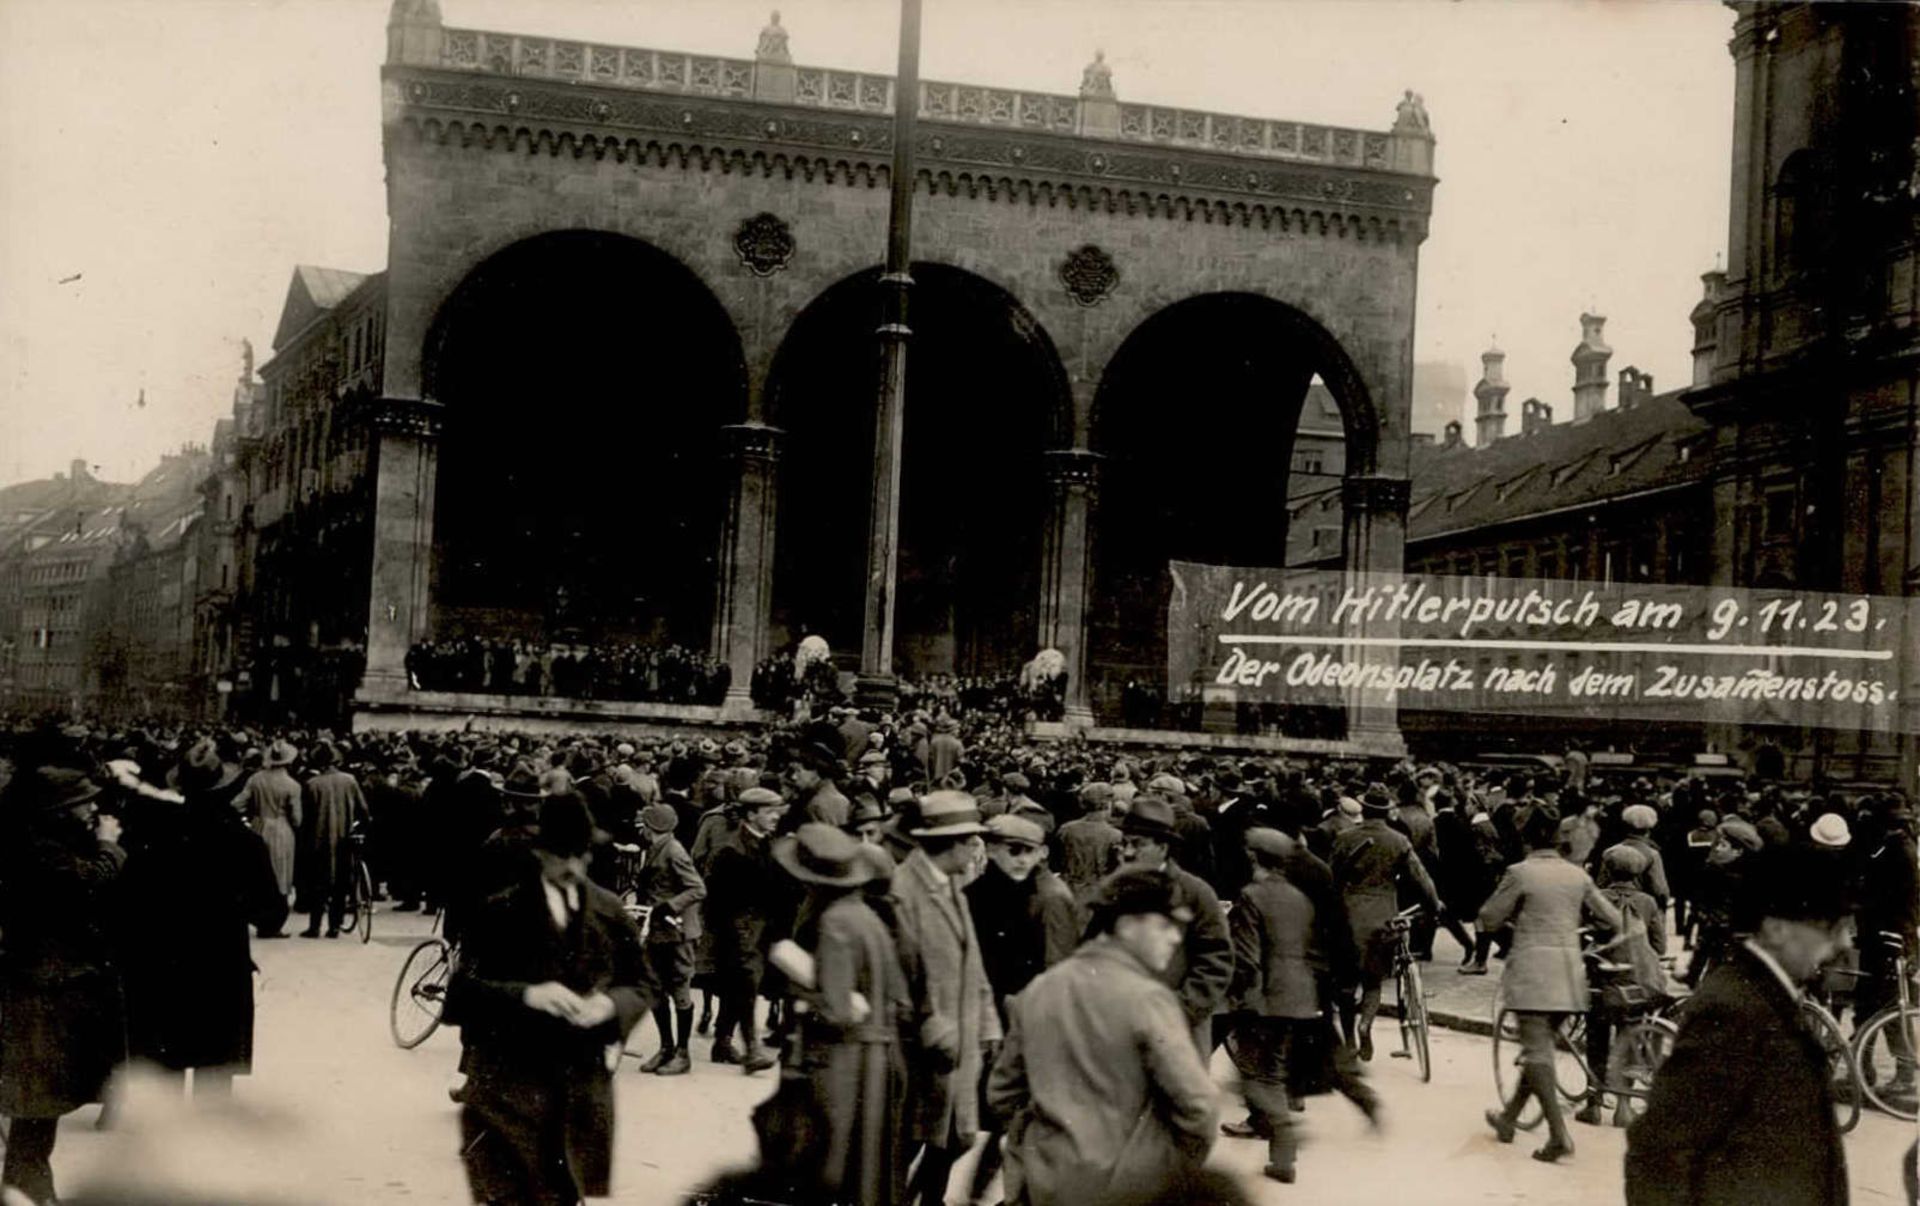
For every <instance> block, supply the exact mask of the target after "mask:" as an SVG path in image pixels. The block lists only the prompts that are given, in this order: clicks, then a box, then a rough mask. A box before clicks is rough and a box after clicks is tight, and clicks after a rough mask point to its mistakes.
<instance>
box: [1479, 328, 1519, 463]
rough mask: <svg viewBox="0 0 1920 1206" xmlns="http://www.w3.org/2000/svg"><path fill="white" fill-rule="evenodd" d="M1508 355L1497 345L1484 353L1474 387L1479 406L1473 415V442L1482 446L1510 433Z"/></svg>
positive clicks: (1481, 354) (1481, 356)
mask: <svg viewBox="0 0 1920 1206" xmlns="http://www.w3.org/2000/svg"><path fill="white" fill-rule="evenodd" d="M1510 388H1511V387H1510V386H1509V385H1508V384H1507V354H1506V353H1505V352H1503V351H1501V350H1500V349H1499V348H1497V347H1491V348H1488V349H1487V350H1486V351H1484V352H1482V353H1480V380H1479V381H1478V382H1476V383H1475V385H1474V387H1473V400H1474V403H1475V405H1476V407H1477V408H1478V409H1477V410H1476V411H1475V412H1474V416H1473V442H1474V443H1475V444H1478V445H1479V446H1481V447H1482V448H1484V447H1486V446H1487V445H1488V444H1491V443H1493V442H1494V441H1495V440H1497V439H1499V438H1500V437H1501V436H1503V435H1505V434H1507V390H1508V389H1510Z"/></svg>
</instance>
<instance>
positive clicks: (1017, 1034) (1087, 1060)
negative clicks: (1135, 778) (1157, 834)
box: [987, 795, 1219, 1206]
mask: <svg viewBox="0 0 1920 1206" xmlns="http://www.w3.org/2000/svg"><path fill="white" fill-rule="evenodd" d="M1149 798H1150V797H1148V796H1145V795H1143V796H1141V797H1139V798H1138V800H1137V801H1136V807H1137V805H1138V803H1139V802H1141V801H1145V800H1147V799H1149ZM1162 807H1163V810H1164V804H1163V805H1162ZM1169 829H1171V826H1170V825H1169ZM1192 920H1193V914H1192V912H1191V906H1190V903H1189V902H1188V900H1187V899H1186V894H1185V892H1184V890H1183V885H1182V883H1181V881H1180V880H1178V879H1176V878H1175V877H1174V876H1172V875H1168V874H1166V873H1165V872H1160V871H1149V870H1145V869H1126V870H1122V871H1119V872H1116V873H1115V874H1114V875H1113V876H1112V877H1110V878H1109V879H1108V880H1106V881H1105V882H1104V883H1103V884H1102V885H1101V891H1100V894H1099V895H1098V897H1097V898H1096V900H1095V903H1094V909H1093V919H1092V921H1091V922H1090V923H1089V925H1088V927H1087V928H1088V935H1089V936H1088V938H1087V941H1086V942H1085V943H1083V944H1082V945H1081V946H1080V947H1079V949H1078V950H1076V951H1075V952H1074V953H1073V954H1072V956H1070V957H1069V958H1067V959H1066V960H1064V961H1063V962H1061V963H1059V964H1057V965H1055V966H1054V967H1052V968H1049V969H1048V970H1046V971H1044V972H1042V973H1041V974H1040V975H1039V976H1037V977H1036V978H1035V979H1034V981H1033V982H1032V983H1031V984H1029V985H1028V986H1027V989H1026V991H1025V992H1023V993H1021V994H1020V995H1019V996H1017V997H1015V998H1014V999H1013V1001H1012V1002H1011V1004H1010V1008H1009V1014H1010V1016H1011V1023H1010V1026H1009V1030H1008V1037H1007V1044H1006V1047H1005V1049H1004V1050H1003V1051H1002V1052H1001V1056H1000V1058H999V1059H998V1060H997V1061H996V1062H995V1064H994V1067H993V1074H992V1076H991V1077H990V1078H989V1080H988V1082H987V1105H988V1107H989V1108H990V1109H991V1111H992V1112H993V1114H994V1115H995V1117H997V1118H1000V1119H1004V1120H1005V1121H1006V1128H1007V1148H1006V1164H1007V1169H1006V1182H1007V1195H1006V1196H1007V1201H1009V1202H1016V1203H1024V1204H1025V1206H1119V1204H1121V1203H1126V1204H1128V1206H1132V1204H1136V1203H1138V1204H1141V1206H1144V1204H1145V1203H1148V1202H1160V1201H1178V1200H1181V1198H1180V1186H1181V1185H1182V1184H1184V1183H1185V1182H1186V1180H1187V1179H1188V1178H1189V1177H1190V1176H1191V1175H1192V1173H1193V1170H1195V1169H1197V1168H1198V1167H1199V1166H1200V1165H1201V1164H1202V1163H1204V1162H1205V1160H1206V1157H1207V1152H1208V1151H1209V1149H1210V1148H1211V1147H1212V1145H1213V1139H1214V1128H1215V1127H1216V1126H1217V1125H1218V1123H1219V1113H1218V1107H1217V1105H1216V1094H1215V1091H1214V1087H1213V1080H1212V1078H1211V1077H1210V1076H1208V1074H1207V1069H1206V1065H1205V1063H1204V1062H1203V1061H1202V1057H1201V1054H1200V1052H1199V1051H1197V1050H1196V1049H1195V1048H1194V1047H1193V1046H1192V1045H1191V1044H1190V1043H1188V1042H1185V1041H1182V1040H1183V1039H1184V1038H1186V1037H1187V1036H1188V1032H1189V1025H1188V1011H1187V1009H1186V1008H1185V1007H1184V1006H1183V1005H1182V1003H1181V1001H1180V999H1179V998H1178V997H1177V996H1175V995H1174V992H1173V990H1172V989H1170V988H1168V987H1167V982H1166V981H1167V975H1168V971H1169V967H1170V965H1171V963H1172V962H1173V960H1174V957H1175V952H1176V951H1177V950H1178V949H1179V948H1180V945H1181V938H1182V932H1183V930H1184V929H1185V928H1186V927H1187V926H1189V925H1190V924H1191V923H1192Z"/></svg>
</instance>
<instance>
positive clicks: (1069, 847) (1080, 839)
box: [1053, 783, 1120, 905]
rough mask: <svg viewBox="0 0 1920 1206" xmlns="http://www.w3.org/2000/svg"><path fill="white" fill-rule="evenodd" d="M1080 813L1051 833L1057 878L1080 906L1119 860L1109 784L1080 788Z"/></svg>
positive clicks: (1117, 837)
mask: <svg viewBox="0 0 1920 1206" xmlns="http://www.w3.org/2000/svg"><path fill="white" fill-rule="evenodd" d="M1080 808H1081V815H1080V816H1079V818H1078V819H1076V820H1072V821H1068V822H1067V823H1066V824H1064V825H1062V826H1060V828H1059V830H1058V831H1056V832H1055V833H1054V835H1053V844H1054V846H1055V848H1056V850H1057V851H1058V857H1059V862H1060V878H1061V879H1063V880H1065V881H1066V884H1067V887H1068V888H1069V889H1071V890H1072V892H1073V898H1074V899H1075V900H1077V901H1079V902H1080V903H1081V904H1082V905H1084V904H1086V903H1087V901H1088V900H1090V899H1091V898H1092V896H1093V889H1094V887H1095V885H1097V884H1098V883H1099V882H1100V881H1101V880H1102V879H1104V878H1106V876H1107V873H1108V872H1109V871H1111V870H1113V866H1114V864H1115V862H1117V861H1118V859H1119V848H1120V830H1119V828H1118V827H1116V826H1115V825H1114V823H1113V786H1112V785H1111V784H1107V783H1089V784H1087V785H1086V786H1085V787H1082V788H1081V789H1080Z"/></svg>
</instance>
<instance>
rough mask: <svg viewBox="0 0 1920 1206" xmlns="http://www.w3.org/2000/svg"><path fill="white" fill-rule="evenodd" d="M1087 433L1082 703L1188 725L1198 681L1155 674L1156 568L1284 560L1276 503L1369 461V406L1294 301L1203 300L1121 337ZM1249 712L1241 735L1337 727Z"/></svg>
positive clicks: (1322, 719)
mask: <svg viewBox="0 0 1920 1206" xmlns="http://www.w3.org/2000/svg"><path fill="white" fill-rule="evenodd" d="M1329 412H1331V413H1329ZM1329 429H1331V430H1329ZM1335 431H1337V432H1338V435H1337V436H1335V435H1334V434H1333V433H1334V432H1335ZM1302 433H1305V434H1302ZM1309 436H1311V439H1309ZM1092 441H1093V448H1094V451H1096V452H1099V453H1101V454H1103V455H1104V456H1105V457H1106V463H1105V467H1104V470H1103V474H1102V479H1101V486H1100V495H1099V503H1098V506H1097V508H1096V509H1095V512H1094V536H1093V553H1094V566H1093V584H1092V591H1091V601H1090V604H1089V607H1088V622H1087V679H1088V688H1089V689H1088V702H1089V704H1090V705H1091V707H1092V708H1093V711H1094V716H1095V719H1096V720H1097V721H1098V722H1099V723H1101V724H1120V725H1126V726H1128V727H1147V728H1161V727H1170V728H1182V727H1184V728H1197V727H1200V725H1201V721H1202V719H1203V712H1204V704H1203V702H1202V701H1201V699H1200V698H1199V691H1198V689H1197V685H1196V684H1187V683H1168V682H1167V604H1168V600H1169V597H1170V594H1171V589H1172V582H1171V579H1170V577H1169V575H1168V573H1167V563H1168V562H1169V561H1197V562H1203V563H1207V564H1215V565H1239V566H1248V567H1273V568H1278V567H1282V566H1285V565H1287V564H1288V561H1289V558H1288V539H1287V538H1288V524H1289V516H1288V500H1289V497H1290V496H1292V495H1294V494H1297V493H1299V492H1300V491H1301V490H1302V489H1303V488H1312V485H1313V483H1314V481H1316V480H1317V479H1320V478H1323V477H1329V476H1334V475H1357V474H1368V473H1371V472H1372V471H1373V468H1374V465H1375V461H1376V452H1377V449H1378V441H1379V432H1378V424H1377V420H1376V418H1375V411H1374V408H1373V405H1372V401H1371V399H1370V397H1369V395H1368V394H1367V391H1366V388H1365V386H1364V385H1363V384H1362V383H1361V382H1360V378H1359V374H1358V372H1357V370H1356V369H1355V368H1354V366H1353V363H1352V361H1351V360H1350V359H1349V358H1348V357H1347V355H1346V353H1345V351H1344V350H1343V349H1341V347H1340V346H1339V344H1338V343H1337V342H1336V341H1335V340H1334V339H1333V337H1332V336H1330V335H1328V334H1327V332H1326V331H1325V330H1324V329H1323V328H1321V327H1320V326H1319V325H1318V324H1316V323H1314V322H1313V321H1312V320H1311V319H1309V318H1307V317H1306V316H1305V315H1304V314H1302V313H1301V312H1300V311H1298V310H1296V309H1294V308H1292V307H1290V306H1287V305H1284V304H1283V303H1280V302H1277V301H1274V300H1272V299H1271V298H1267V297H1261V296H1257V295H1253V294H1243V293H1215V294H1206V295H1202V296H1199V297H1193V298H1188V299H1186V300H1184V301H1181V302H1177V303H1175V304H1174V305H1172V306H1169V307H1167V308H1166V309H1164V310H1161V311H1159V312H1158V313H1156V314H1154V315H1153V316H1152V317H1150V318H1149V319H1147V320H1146V321H1145V322H1144V323H1142V324H1141V325H1140V326H1139V327H1138V328H1137V329H1135V330H1134V331H1133V332H1132V333H1131V334H1130V335H1129V336H1128V337H1127V339H1126V341H1125V342H1124V343H1123V344H1122V345H1121V346H1120V350H1119V351H1118V352H1116V353H1115V355H1114V357H1113V360H1112V361H1111V363H1110V364H1109V365H1108V367H1107V370H1106V372H1105V373H1104V375H1103V376H1102V378H1101V382H1100V390H1099V392H1098V394H1096V395H1095V398H1094V411H1093V432H1092ZM1333 444H1337V445H1338V447H1337V448H1334V447H1332V446H1331V445H1333ZM1336 466H1337V467H1336ZM1321 484H1322V485H1323V486H1324V485H1325V484H1326V483H1324V482H1323V483H1321ZM1333 518H1334V519H1335V521H1336V522H1337V521H1338V518H1339V512H1338V511H1337V510H1336V511H1335V513H1334V516H1333ZM1340 547H1341V546H1340V545H1339V544H1338V543H1333V544H1331V545H1330V547H1329V552H1330V553H1331V552H1335V551H1337V550H1338V549H1339V548H1340ZM1249 708H1252V706H1251V705H1248V707H1243V708H1241V709H1240V710H1239V714H1238V715H1236V716H1234V717H1233V719H1232V721H1231V723H1233V724H1235V725H1237V726H1238V727H1239V728H1240V729H1241V730H1242V731H1251V732H1259V731H1269V730H1274V729H1283V730H1285V731H1288V732H1291V733H1294V734H1296V735H1312V736H1337V735H1338V734H1337V733H1333V732H1329V731H1328V730H1329V729H1330V728H1331V727H1333V726H1335V725H1337V723H1338V716H1337V714H1336V715H1334V716H1326V715H1319V714H1317V712H1308V711H1307V710H1304V709H1303V710H1300V711H1299V714H1297V715H1291V716H1286V715H1282V714H1281V710H1278V709H1274V708H1265V709H1260V708H1252V710H1251V711H1249ZM1318 711H1324V709H1322V710H1318ZM1215 720H1217V718H1209V721H1208V722H1209V723H1214V721H1215Z"/></svg>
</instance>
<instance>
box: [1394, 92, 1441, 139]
mask: <svg viewBox="0 0 1920 1206" xmlns="http://www.w3.org/2000/svg"><path fill="white" fill-rule="evenodd" d="M1393 132H1394V133H1395V134H1431V133H1433V124H1432V123H1431V122H1429V121H1428V120H1427V102H1426V101H1425V100H1423V99H1422V98H1421V96H1420V94H1419V93H1418V92H1415V91H1414V90H1413V89H1411V88H1409V89H1407V91H1406V94H1405V95H1404V96H1402V97H1401V98H1400V104H1399V106H1398V107H1397V108H1396V109H1395V111H1394V115H1393Z"/></svg>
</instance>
